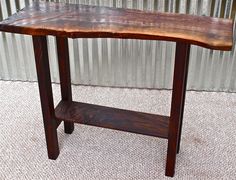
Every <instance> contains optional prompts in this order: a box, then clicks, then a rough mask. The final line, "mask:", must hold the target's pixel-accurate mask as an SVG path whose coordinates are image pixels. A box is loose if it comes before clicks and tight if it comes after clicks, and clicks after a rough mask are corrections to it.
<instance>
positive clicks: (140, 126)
mask: <svg viewBox="0 0 236 180" xmlns="http://www.w3.org/2000/svg"><path fill="white" fill-rule="evenodd" d="M55 115H56V118H57V119H58V121H71V122H75V123H80V124H87V125H92V126H98V127H104V128H109V129H115V130H121V131H128V132H133V133H138V134H144V135H149V136H155V137H161V138H167V137H168V124H169V117H167V116H160V115H153V114H148V113H141V112H135V111H128V110H122V109H116V108H110V107H104V106H98V105H92V104H86V103H79V102H67V101H61V102H60V103H59V104H58V106H57V107H56V109H55Z"/></svg>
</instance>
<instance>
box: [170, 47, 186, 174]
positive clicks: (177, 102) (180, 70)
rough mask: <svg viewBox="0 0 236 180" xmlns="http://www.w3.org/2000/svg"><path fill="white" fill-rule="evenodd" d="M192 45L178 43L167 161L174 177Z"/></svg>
mask: <svg viewBox="0 0 236 180" xmlns="http://www.w3.org/2000/svg"><path fill="white" fill-rule="evenodd" d="M189 51H190V45H189V44H185V43H177V44H176V54H175V69H174V80H173V91H172V103H171V114H170V122H169V128H168V129H169V131H168V132H169V134H168V150H167V162H166V176H170V177H173V176H174V173H175V162H176V154H177V146H178V141H179V133H180V126H181V121H182V119H181V118H182V116H183V108H184V98H185V89H186V84H187V83H186V80H187V72H188V63H189Z"/></svg>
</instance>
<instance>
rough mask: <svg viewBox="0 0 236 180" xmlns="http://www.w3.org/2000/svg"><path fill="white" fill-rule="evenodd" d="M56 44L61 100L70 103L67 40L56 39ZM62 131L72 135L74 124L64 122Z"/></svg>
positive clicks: (62, 38)
mask: <svg viewBox="0 0 236 180" xmlns="http://www.w3.org/2000/svg"><path fill="white" fill-rule="evenodd" d="M56 42H57V56H58V65H59V75H60V82H61V98H62V100H64V101H72V92H71V78H70V61H69V48H68V40H67V38H64V37H56ZM64 131H65V133H67V134H72V132H73V131H74V123H73V122H66V121H64Z"/></svg>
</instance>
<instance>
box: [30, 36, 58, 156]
mask: <svg viewBox="0 0 236 180" xmlns="http://www.w3.org/2000/svg"><path fill="white" fill-rule="evenodd" d="M33 44H34V54H35V62H36V68H37V75H38V82H39V83H38V85H39V93H40V100H41V107H42V113H43V122H44V129H45V135H46V142H47V150H48V157H49V159H56V158H57V157H58V155H59V147H58V140H57V122H56V119H55V113H54V105H53V96H52V86H51V77H50V70H49V62H48V49H47V39H46V37H45V36H33Z"/></svg>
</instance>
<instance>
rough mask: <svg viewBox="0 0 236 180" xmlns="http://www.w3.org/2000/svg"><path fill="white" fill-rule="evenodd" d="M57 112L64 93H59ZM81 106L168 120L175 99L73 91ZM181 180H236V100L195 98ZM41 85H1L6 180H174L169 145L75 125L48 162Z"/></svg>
mask: <svg viewBox="0 0 236 180" xmlns="http://www.w3.org/2000/svg"><path fill="white" fill-rule="evenodd" d="M53 89H54V97H55V104H56V103H57V102H58V101H59V97H60V93H59V86H58V85H53ZM73 95H74V100H77V101H82V102H88V103H97V104H101V105H108V106H113V107H118V108H125V109H126V108H127V109H131V110H138V111H144V112H149V113H161V114H165V115H168V114H169V105H170V99H171V92H170V91H157V90H137V89H118V88H101V87H85V86H73ZM186 98H187V99H186V109H185V116H184V125H183V136H182V137H183V138H182V146H181V152H180V154H179V155H178V158H177V164H176V174H175V178H174V179H214V180H215V179H236V168H235V167H236V153H235V151H236V94H227V93H207V92H188V93H187V97H186ZM42 122H43V121H42V115H41V108H40V103H39V94H38V87H37V83H22V82H3V81H0V142H1V144H0V180H4V179H11V180H12V179H17V180H18V179H30V180H31V179H37V180H38V179H52V180H54V179H55V180H60V179H68V180H71V179H82V180H87V179H88V180H89V179H101V180H106V179H134V180H137V179H145V180H149V179H150V180H152V179H161V180H163V179H171V178H166V177H165V176H164V170H165V159H166V150H167V141H166V140H164V139H159V138H154V137H149V136H143V135H136V134H131V133H126V132H120V131H113V130H108V129H103V128H96V127H91V126H84V125H76V127H75V131H74V133H73V134H72V135H66V134H64V132H63V127H62V126H61V127H60V128H59V129H58V136H59V143H60V150H61V153H60V156H59V157H58V159H57V160H56V161H52V160H48V159H47V154H46V145H45V139H44V130H43V123H42Z"/></svg>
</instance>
